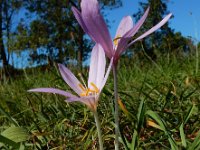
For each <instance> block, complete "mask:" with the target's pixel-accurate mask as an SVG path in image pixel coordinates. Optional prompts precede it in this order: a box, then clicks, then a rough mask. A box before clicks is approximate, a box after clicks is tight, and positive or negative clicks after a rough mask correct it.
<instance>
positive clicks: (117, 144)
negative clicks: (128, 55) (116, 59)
mask: <svg viewBox="0 0 200 150" xmlns="http://www.w3.org/2000/svg"><path fill="white" fill-rule="evenodd" d="M113 76H114V95H115V114H114V117H115V150H119V106H118V91H117V65H113Z"/></svg>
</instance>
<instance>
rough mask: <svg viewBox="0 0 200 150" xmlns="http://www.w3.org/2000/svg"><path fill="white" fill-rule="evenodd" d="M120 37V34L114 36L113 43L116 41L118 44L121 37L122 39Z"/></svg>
mask: <svg viewBox="0 0 200 150" xmlns="http://www.w3.org/2000/svg"><path fill="white" fill-rule="evenodd" d="M120 38H121V37H120V36H119V35H117V37H116V38H114V40H113V43H114V45H115V46H117V45H118V43H119V39H120Z"/></svg>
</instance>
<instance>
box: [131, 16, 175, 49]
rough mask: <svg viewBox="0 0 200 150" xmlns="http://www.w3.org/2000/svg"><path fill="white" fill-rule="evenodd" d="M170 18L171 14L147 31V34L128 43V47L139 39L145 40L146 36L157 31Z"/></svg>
mask: <svg viewBox="0 0 200 150" xmlns="http://www.w3.org/2000/svg"><path fill="white" fill-rule="evenodd" d="M171 16H172V14H171V13H170V14H168V15H167V16H166V17H165V18H164V19H163V20H162V21H160V23H158V24H157V25H155V26H154V27H152V28H151V29H150V30H148V31H147V32H145V33H144V34H142V35H141V36H139V37H138V38H137V39H135V40H134V41H133V42H131V43H129V45H128V46H130V45H132V44H133V43H135V42H136V41H138V40H141V39H143V38H145V37H146V36H148V35H150V34H151V33H153V32H154V31H156V30H158V29H159V28H160V27H162V26H163V25H164V24H165V23H166V22H167V21H168V20H169V19H170V17H171Z"/></svg>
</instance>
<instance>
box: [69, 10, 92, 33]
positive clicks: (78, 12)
mask: <svg viewBox="0 0 200 150" xmlns="http://www.w3.org/2000/svg"><path fill="white" fill-rule="evenodd" d="M72 12H73V13H74V16H75V18H76V20H77V21H78V23H79V24H80V26H81V27H82V29H83V31H84V32H86V33H87V34H89V31H88V29H87V27H86V25H85V23H84V21H83V18H82V16H81V13H80V11H79V10H78V9H77V8H75V7H72Z"/></svg>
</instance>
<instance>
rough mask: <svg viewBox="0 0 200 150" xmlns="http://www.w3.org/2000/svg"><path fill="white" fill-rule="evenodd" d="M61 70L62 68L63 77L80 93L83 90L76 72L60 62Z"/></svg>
mask: <svg viewBox="0 0 200 150" xmlns="http://www.w3.org/2000/svg"><path fill="white" fill-rule="evenodd" d="M58 67H59V70H60V74H61V76H62V78H63V79H64V81H65V82H66V83H67V84H68V85H69V86H70V87H71V88H72V89H73V90H74V91H75V92H76V93H77V94H78V95H80V93H81V92H82V90H81V88H80V87H79V85H80V82H79V80H78V79H77V78H76V77H75V76H74V74H73V73H72V72H71V71H70V70H69V69H68V68H66V67H65V66H64V65H62V64H58Z"/></svg>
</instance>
